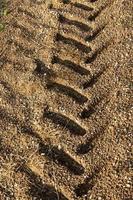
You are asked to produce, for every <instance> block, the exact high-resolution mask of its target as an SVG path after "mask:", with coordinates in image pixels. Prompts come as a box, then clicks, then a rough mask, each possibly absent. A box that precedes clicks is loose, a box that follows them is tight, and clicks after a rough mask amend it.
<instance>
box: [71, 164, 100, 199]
mask: <svg viewBox="0 0 133 200" xmlns="http://www.w3.org/2000/svg"><path fill="white" fill-rule="evenodd" d="M99 172H100V169H98V168H97V169H95V170H94V172H93V173H92V174H91V175H90V176H88V177H87V178H86V179H85V181H84V183H82V184H79V185H78V186H77V187H76V188H75V190H74V191H75V193H76V196H77V197H83V196H84V195H87V193H88V192H89V191H90V190H92V188H93V187H94V185H95V178H96V176H97V175H98V174H99Z"/></svg>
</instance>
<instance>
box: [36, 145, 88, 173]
mask: <svg viewBox="0 0 133 200" xmlns="http://www.w3.org/2000/svg"><path fill="white" fill-rule="evenodd" d="M39 152H40V153H41V154H45V156H48V158H50V159H51V160H53V161H54V162H57V163H59V164H60V165H62V166H64V167H66V168H67V169H68V170H70V171H71V172H72V173H74V174H75V175H82V174H83V173H84V167H83V166H82V165H81V164H79V163H78V162H77V161H76V160H75V159H73V158H72V157H71V156H70V155H68V154H67V153H66V152H65V151H64V150H62V149H58V148H57V147H55V146H50V145H45V144H44V143H40V145H39Z"/></svg>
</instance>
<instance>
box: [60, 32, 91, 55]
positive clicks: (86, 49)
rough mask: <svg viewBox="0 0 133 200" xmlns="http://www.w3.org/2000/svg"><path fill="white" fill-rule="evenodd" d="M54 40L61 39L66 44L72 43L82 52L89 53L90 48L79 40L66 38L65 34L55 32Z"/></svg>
mask: <svg viewBox="0 0 133 200" xmlns="http://www.w3.org/2000/svg"><path fill="white" fill-rule="evenodd" d="M56 41H58V42H59V41H61V42H63V43H65V44H68V45H74V46H75V47H76V48H77V49H79V50H80V51H82V52H84V53H90V51H91V48H90V47H88V46H86V45H85V44H82V43H81V42H79V41H76V40H75V39H72V38H66V37H65V36H63V35H61V34H60V33H57V35H56Z"/></svg>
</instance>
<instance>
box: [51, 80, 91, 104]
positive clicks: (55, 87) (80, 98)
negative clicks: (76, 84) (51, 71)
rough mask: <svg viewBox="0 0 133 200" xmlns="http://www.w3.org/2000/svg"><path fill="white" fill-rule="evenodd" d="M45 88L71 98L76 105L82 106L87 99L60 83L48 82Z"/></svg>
mask: <svg viewBox="0 0 133 200" xmlns="http://www.w3.org/2000/svg"><path fill="white" fill-rule="evenodd" d="M47 88H48V89H53V90H55V91H59V92H61V93H63V94H65V95H68V96H70V97H72V98H73V99H74V100H75V101H77V102H78V103H81V104H84V103H85V102H87V100H88V98H87V97H85V96H84V95H82V94H81V93H79V92H78V91H76V90H75V89H73V88H71V87H69V86H66V85H62V84H60V83H56V82H53V81H48V83H47Z"/></svg>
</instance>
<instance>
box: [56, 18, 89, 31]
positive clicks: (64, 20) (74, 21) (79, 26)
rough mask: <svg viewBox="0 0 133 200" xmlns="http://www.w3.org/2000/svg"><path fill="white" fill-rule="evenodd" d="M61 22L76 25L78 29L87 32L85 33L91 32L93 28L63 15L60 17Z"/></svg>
mask: <svg viewBox="0 0 133 200" xmlns="http://www.w3.org/2000/svg"><path fill="white" fill-rule="evenodd" d="M59 21H60V23H63V24H68V25H74V26H76V27H77V28H79V29H81V30H82V31H85V32H88V31H90V30H91V27H89V26H88V25H86V24H84V23H83V22H78V21H76V20H72V19H68V18H66V17H64V16H63V15H60V16H59Z"/></svg>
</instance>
